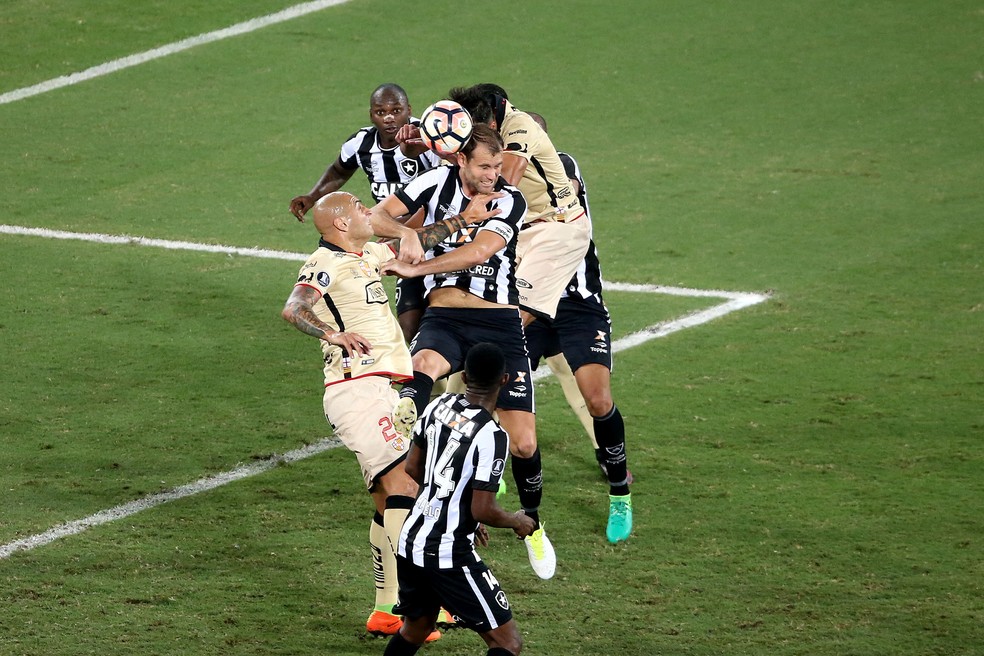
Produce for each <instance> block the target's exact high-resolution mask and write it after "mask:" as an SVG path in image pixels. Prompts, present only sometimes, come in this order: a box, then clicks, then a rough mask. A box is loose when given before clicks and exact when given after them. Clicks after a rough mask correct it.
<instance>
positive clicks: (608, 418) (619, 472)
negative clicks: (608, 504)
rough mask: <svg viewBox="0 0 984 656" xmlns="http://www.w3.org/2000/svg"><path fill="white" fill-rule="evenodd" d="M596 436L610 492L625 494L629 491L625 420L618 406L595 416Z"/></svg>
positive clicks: (615, 494) (617, 494)
mask: <svg viewBox="0 0 984 656" xmlns="http://www.w3.org/2000/svg"><path fill="white" fill-rule="evenodd" d="M594 430H595V438H597V440H598V447H599V448H600V449H601V458H599V461H600V462H603V463H604V465H605V471H606V472H607V473H608V485H609V487H610V488H611V489H610V491H609V493H610V494H612V495H614V496H619V497H621V496H625V495H626V494H628V493H629V474H628V463H627V461H626V457H625V422H624V421H622V413H621V412H619V411H618V406H616V405H612V409H611V410H610V411H609V412H608V414H607V415H605V416H604V417H595V418H594Z"/></svg>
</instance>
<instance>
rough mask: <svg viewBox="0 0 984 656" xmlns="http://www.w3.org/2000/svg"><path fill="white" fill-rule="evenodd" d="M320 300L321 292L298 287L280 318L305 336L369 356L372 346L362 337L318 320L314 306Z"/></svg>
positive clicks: (305, 286)
mask: <svg viewBox="0 0 984 656" xmlns="http://www.w3.org/2000/svg"><path fill="white" fill-rule="evenodd" d="M320 299H321V292H319V291H318V290H317V289H314V288H313V287H308V286H307V285H297V286H295V287H294V291H292V292H291V293H290V297H288V298H287V302H286V303H285V304H284V309H283V310H282V311H281V313H280V316H282V317H283V318H284V319H285V320H286V321H287V322H288V323H290V324H292V325H293V326H294V327H295V328H297V329H298V330H299V331H301V332H302V333H304V334H305V335H311V336H312V337H317V338H318V339H323V340H324V341H326V342H328V343H329V344H334V345H335V346H341V347H342V348H343V349H345V350H346V351H348V352H349V353H358V354H361V355H368V354H369V352H370V351H371V350H372V344H370V343H369V342H368V341H367V340H366V339H365V338H364V337H363V336H362V335H359V334H358V333H345V332H338V331H336V330H335V329H334V328H332V327H331V326H329V325H328V324H326V323H325V322H324V321H322V320H321V319H319V318H318V316H317V315H316V314H315V313H314V304H315V303H317V302H318V301H319V300H320Z"/></svg>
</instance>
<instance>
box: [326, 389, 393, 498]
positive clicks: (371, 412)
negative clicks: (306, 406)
mask: <svg viewBox="0 0 984 656" xmlns="http://www.w3.org/2000/svg"><path fill="white" fill-rule="evenodd" d="M397 400H399V394H398V393H397V391H396V390H394V389H393V388H392V387H391V386H390V379H389V378H386V377H384V376H366V377H364V378H357V379H355V380H346V381H344V382H339V383H335V384H334V385H329V386H328V387H326V388H325V397H324V407H325V418H326V419H327V420H328V423H330V424H331V427H332V428H333V429H334V431H335V435H336V436H337V437H338V438H339V439H340V440H341V441H342V443H343V444H345V446H346V448H348V450H349V451H351V452H353V453H354V454H355V456H356V458H358V460H359V466H360V467H361V468H362V476H363V478H364V479H365V481H366V487H367V488H368V489H369V490H372V488H373V485H374V484H375V482H376V478H377V477H379V476H380V475H382V474H385V473H386V472H388V471H389V470H390V469H392V468H393V467H394V466H395V465H397V464H398V463H399V462H401V461H402V460H403V458H404V457H405V456H406V454H407V450H408V449H409V448H410V443H409V442H408V441H407V440H405V439H404V438H403V436H402V435H400V434H399V433H398V432H397V430H396V428H394V427H393V406H394V405H396V402H397Z"/></svg>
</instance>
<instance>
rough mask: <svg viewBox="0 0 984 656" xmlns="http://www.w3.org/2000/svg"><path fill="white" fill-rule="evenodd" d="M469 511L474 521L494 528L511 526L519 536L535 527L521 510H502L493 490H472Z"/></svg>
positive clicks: (526, 533) (530, 518)
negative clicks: (512, 511)
mask: <svg viewBox="0 0 984 656" xmlns="http://www.w3.org/2000/svg"><path fill="white" fill-rule="evenodd" d="M471 512H472V517H474V518H475V520H476V521H478V522H481V523H482V524H485V525H486V526H492V527H495V528H511V529H512V530H513V531H515V533H516V535H517V536H519V537H521V538H525V537H526V536H527V535H530V534H532V533H533V531H534V530H535V529H536V522H534V521H533V518H532V517H530V516H528V515H527V514H526V513H524V512H523V511H522V510H518V511H516V512H514V513H511V512H506V511H505V510H503V509H502V507H501V506H500V505H499V504H498V503H496V501H495V491H494V490H493V491H488V490H472V502H471Z"/></svg>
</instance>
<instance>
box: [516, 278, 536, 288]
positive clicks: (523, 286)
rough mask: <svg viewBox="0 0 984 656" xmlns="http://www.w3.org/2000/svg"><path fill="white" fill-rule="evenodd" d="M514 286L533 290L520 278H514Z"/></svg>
mask: <svg viewBox="0 0 984 656" xmlns="http://www.w3.org/2000/svg"><path fill="white" fill-rule="evenodd" d="M516 286H517V287H522V288H523V289H533V285H531V284H530V283H529V282H527V281H526V280H523V279H522V278H516Z"/></svg>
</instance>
